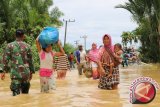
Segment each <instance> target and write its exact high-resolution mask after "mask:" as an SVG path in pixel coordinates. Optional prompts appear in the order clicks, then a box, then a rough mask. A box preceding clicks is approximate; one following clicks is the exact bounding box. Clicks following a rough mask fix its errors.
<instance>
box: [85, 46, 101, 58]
mask: <svg viewBox="0 0 160 107" xmlns="http://www.w3.org/2000/svg"><path fill="white" fill-rule="evenodd" d="M93 45H96V48H95V49H94V48H93V47H92V49H91V50H90V51H89V54H88V56H89V59H90V60H92V61H97V59H98V52H99V50H98V49H97V44H96V43H92V46H93Z"/></svg>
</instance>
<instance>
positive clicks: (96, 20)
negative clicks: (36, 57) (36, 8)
mask: <svg viewBox="0 0 160 107" xmlns="http://www.w3.org/2000/svg"><path fill="white" fill-rule="evenodd" d="M53 1H54V5H53V6H52V7H51V8H50V9H52V8H53V7H54V6H57V7H58V8H59V9H60V11H62V12H63V13H64V16H63V17H61V18H60V20H63V19H65V20H69V19H70V20H75V22H69V23H68V26H67V28H68V29H67V40H66V42H67V43H70V44H73V45H74V46H76V44H75V41H77V40H78V41H79V44H81V45H84V39H83V38H81V37H82V36H84V35H86V36H87V39H86V42H87V44H86V48H87V49H90V48H91V44H92V43H93V42H94V43H97V45H98V46H100V45H102V44H103V43H102V37H103V35H104V34H109V35H110V36H111V37H112V43H113V44H115V43H121V37H120V36H121V34H122V32H123V31H132V30H134V29H135V28H136V27H137V24H136V22H134V21H133V20H132V15H131V14H130V13H129V12H128V11H127V10H124V9H120V8H115V6H116V5H118V4H124V3H125V2H127V1H128V0H53ZM59 32H60V36H59V37H60V40H61V41H62V42H64V33H65V23H64V25H63V26H62V27H61V28H59Z"/></svg>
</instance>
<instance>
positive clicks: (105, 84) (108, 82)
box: [98, 67, 119, 90]
mask: <svg viewBox="0 0 160 107" xmlns="http://www.w3.org/2000/svg"><path fill="white" fill-rule="evenodd" d="M103 68H104V70H105V72H106V74H105V75H104V76H101V77H100V79H99V84H98V88H100V89H108V90H111V89H112V86H113V85H117V84H119V67H114V68H113V72H112V77H110V78H107V76H108V74H109V67H103Z"/></svg>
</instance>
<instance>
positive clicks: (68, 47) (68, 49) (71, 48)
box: [64, 43, 76, 54]
mask: <svg viewBox="0 0 160 107" xmlns="http://www.w3.org/2000/svg"><path fill="white" fill-rule="evenodd" d="M75 50H76V48H75V47H74V46H73V45H72V44H69V43H67V44H65V46H64V51H65V53H66V54H70V53H71V52H74V51H75Z"/></svg>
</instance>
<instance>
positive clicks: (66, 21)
mask: <svg viewBox="0 0 160 107" xmlns="http://www.w3.org/2000/svg"><path fill="white" fill-rule="evenodd" d="M63 21H64V22H65V34H64V46H65V44H66V36H67V24H68V22H75V20H70V19H69V20H65V19H63Z"/></svg>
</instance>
